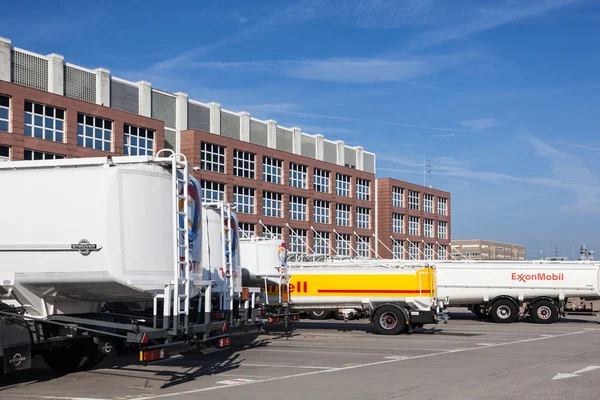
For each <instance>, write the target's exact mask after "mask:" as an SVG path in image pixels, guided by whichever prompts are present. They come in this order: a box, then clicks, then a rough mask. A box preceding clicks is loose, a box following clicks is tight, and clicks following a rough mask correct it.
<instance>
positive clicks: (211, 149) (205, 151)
mask: <svg viewBox="0 0 600 400" xmlns="http://www.w3.org/2000/svg"><path fill="white" fill-rule="evenodd" d="M200 168H201V169H203V170H205V171H213V172H219V173H221V174H224V173H225V147H223V146H217V145H216V144H211V143H206V142H202V144H201V145H200Z"/></svg>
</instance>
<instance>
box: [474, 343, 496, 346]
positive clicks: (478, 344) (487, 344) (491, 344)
mask: <svg viewBox="0 0 600 400" xmlns="http://www.w3.org/2000/svg"><path fill="white" fill-rule="evenodd" d="M493 345H494V343H477V346H493Z"/></svg>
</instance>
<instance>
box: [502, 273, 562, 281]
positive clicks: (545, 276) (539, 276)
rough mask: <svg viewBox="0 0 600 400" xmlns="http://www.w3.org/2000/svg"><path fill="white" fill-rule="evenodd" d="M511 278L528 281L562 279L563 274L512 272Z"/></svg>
mask: <svg viewBox="0 0 600 400" xmlns="http://www.w3.org/2000/svg"><path fill="white" fill-rule="evenodd" d="M511 279H512V280H513V281H518V282H529V281H564V280H565V274H563V273H562V272H561V273H559V274H545V273H543V272H539V273H537V274H517V273H516V272H513V273H512V275H511Z"/></svg>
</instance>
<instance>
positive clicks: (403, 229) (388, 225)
mask: <svg viewBox="0 0 600 400" xmlns="http://www.w3.org/2000/svg"><path fill="white" fill-rule="evenodd" d="M376 193H377V206H376V207H377V211H376V212H377V216H378V218H377V237H378V245H379V246H378V253H379V255H380V257H382V258H396V259H409V260H437V259H441V260H446V259H449V257H450V254H449V245H450V230H451V226H450V212H451V209H450V193H448V192H444V191H441V190H436V189H431V188H428V187H425V186H420V185H415V184H412V183H409V182H404V181H400V180H398V179H392V178H382V179H377V188H376Z"/></svg>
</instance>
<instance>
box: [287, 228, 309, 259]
mask: <svg viewBox="0 0 600 400" xmlns="http://www.w3.org/2000/svg"><path fill="white" fill-rule="evenodd" d="M290 252H292V253H306V229H290Z"/></svg>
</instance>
